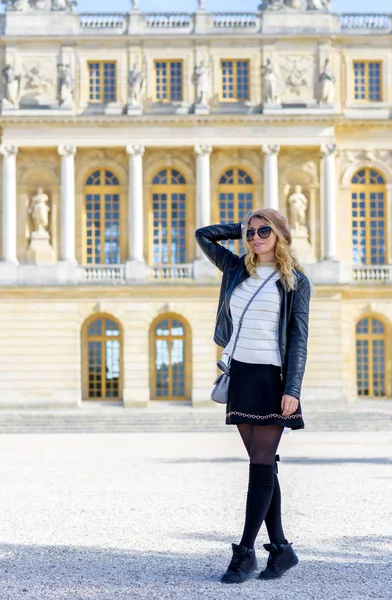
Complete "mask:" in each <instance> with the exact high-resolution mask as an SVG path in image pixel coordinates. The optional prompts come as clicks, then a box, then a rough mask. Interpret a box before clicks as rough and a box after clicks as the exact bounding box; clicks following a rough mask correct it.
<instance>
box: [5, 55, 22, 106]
mask: <svg viewBox="0 0 392 600" xmlns="http://www.w3.org/2000/svg"><path fill="white" fill-rule="evenodd" d="M1 73H2V76H3V98H2V105H3V107H4V108H9V107H12V108H17V107H18V106H19V91H20V75H16V73H15V71H14V69H13V67H12V66H11V65H6V66H5V67H4V69H2V71H1Z"/></svg>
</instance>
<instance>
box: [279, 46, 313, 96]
mask: <svg viewBox="0 0 392 600" xmlns="http://www.w3.org/2000/svg"><path fill="white" fill-rule="evenodd" d="M279 67H280V73H281V77H282V102H283V103H284V102H287V103H300V102H307V101H312V100H313V99H314V73H315V61H314V57H313V56H312V55H300V54H298V55H295V54H292V55H289V54H286V55H282V56H281V57H280V60H279Z"/></svg>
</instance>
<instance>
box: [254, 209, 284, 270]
mask: <svg viewBox="0 0 392 600" xmlns="http://www.w3.org/2000/svg"><path fill="white" fill-rule="evenodd" d="M266 226H267V227H269V225H268V223H267V222H266V221H264V219H260V218H259V217H253V219H251V220H250V222H249V223H248V227H247V229H254V230H255V235H254V238H253V240H251V241H249V242H248V243H249V244H250V246H251V247H252V249H253V252H254V253H255V254H257V259H258V260H259V261H261V260H263V261H271V262H273V261H274V260H275V248H276V241H277V239H278V236H277V235H276V233H275V232H274V231H273V230H271V233H270V235H269V237H267V238H264V239H263V238H260V237H259V235H258V233H257V230H258V229H260V227H266Z"/></svg>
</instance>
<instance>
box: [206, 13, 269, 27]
mask: <svg viewBox="0 0 392 600" xmlns="http://www.w3.org/2000/svg"><path fill="white" fill-rule="evenodd" d="M213 24H214V28H215V29H252V28H253V29H254V28H256V27H257V26H258V15H257V13H243V14H241V13H233V14H229V13H216V14H214V16H213Z"/></svg>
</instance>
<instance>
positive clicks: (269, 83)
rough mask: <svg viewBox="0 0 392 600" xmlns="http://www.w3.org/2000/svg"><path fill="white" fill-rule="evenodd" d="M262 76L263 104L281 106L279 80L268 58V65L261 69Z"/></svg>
mask: <svg viewBox="0 0 392 600" xmlns="http://www.w3.org/2000/svg"><path fill="white" fill-rule="evenodd" d="M261 75H262V79H263V103H264V104H280V94H279V79H278V76H277V75H276V73H275V69H274V66H273V64H272V61H271V59H270V58H267V63H266V64H265V65H263V66H262V67H261Z"/></svg>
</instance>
